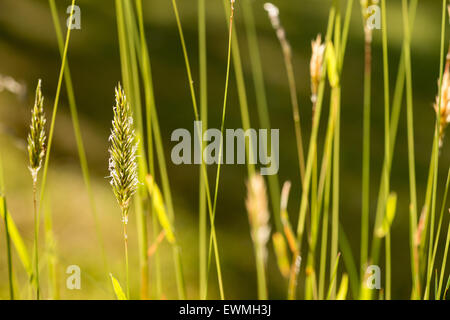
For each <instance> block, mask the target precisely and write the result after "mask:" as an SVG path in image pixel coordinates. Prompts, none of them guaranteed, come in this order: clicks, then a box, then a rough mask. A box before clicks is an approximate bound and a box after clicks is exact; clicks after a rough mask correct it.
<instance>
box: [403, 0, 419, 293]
mask: <svg viewBox="0 0 450 320" xmlns="http://www.w3.org/2000/svg"><path fill="white" fill-rule="evenodd" d="M402 10H403V29H404V52H405V73H406V107H407V109H406V111H407V127H408V164H409V186H410V201H411V204H410V210H409V212H410V245H411V255H412V259H413V266H412V268H413V276H414V278H413V288H414V289H413V297H415V298H418V297H419V296H420V280H419V266H418V257H417V251H416V250H415V245H414V235H415V234H416V230H417V191H416V165H415V156H414V115H413V96H412V74H411V52H410V24H409V13H408V6H407V1H406V0H402Z"/></svg>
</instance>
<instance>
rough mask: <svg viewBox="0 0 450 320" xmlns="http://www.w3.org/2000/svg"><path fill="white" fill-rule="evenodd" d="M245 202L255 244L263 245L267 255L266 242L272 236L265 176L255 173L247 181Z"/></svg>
mask: <svg viewBox="0 0 450 320" xmlns="http://www.w3.org/2000/svg"><path fill="white" fill-rule="evenodd" d="M245 204H246V207H247V212H248V218H249V221H250V227H251V229H252V233H251V234H252V240H253V242H254V243H255V245H257V246H261V247H263V248H264V252H265V255H267V252H266V250H267V249H266V244H267V242H268V241H269V237H270V227H269V219H270V214H269V209H268V200H267V192H266V185H265V183H264V178H263V177H262V176H261V175H260V174H255V175H253V176H252V177H251V178H250V180H249V181H248V182H247V200H246V203H245Z"/></svg>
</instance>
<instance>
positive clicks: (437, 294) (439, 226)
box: [428, 169, 450, 299]
mask: <svg viewBox="0 0 450 320" xmlns="http://www.w3.org/2000/svg"><path fill="white" fill-rule="evenodd" d="M449 185H450V169H449V170H448V173H447V181H446V183H445V191H444V196H443V198H442V205H441V213H440V217H439V223H438V229H437V232H436V238H435V241H434V248H433V254H432V258H431V262H430V264H429V270H433V267H434V262H435V260H436V253H437V249H438V243H439V239H440V236H441V229H442V223H443V218H444V212H445V208H446V205H447V195H448V188H449ZM444 259H447V257H444ZM444 270H445V266H444V269H442V270H441V271H443V272H444ZM428 272H429V271H428ZM428 277H429V278H431V276H430V275H428ZM436 277H437V275H436ZM428 281H430V280H428ZM439 283H440V281H439ZM440 285H441V283H440ZM435 290H436V296H435V299H440V288H439V287H438V288H435Z"/></svg>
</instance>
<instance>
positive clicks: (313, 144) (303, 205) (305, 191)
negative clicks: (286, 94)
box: [297, 6, 336, 251]
mask: <svg viewBox="0 0 450 320" xmlns="http://www.w3.org/2000/svg"><path fill="white" fill-rule="evenodd" d="M335 14H336V8H335V7H334V6H333V7H332V8H331V10H330V14H329V17H328V27H327V35H326V43H328V42H329V41H330V39H331V34H332V32H333V27H334V18H335ZM325 70H326V63H324V66H323V70H322V73H323V74H322V78H321V81H320V84H319V90H318V91H319V94H318V99H317V104H316V110H315V116H314V121H313V126H312V132H311V137H310V143H309V148H308V157H307V160H306V170H305V179H304V180H303V182H302V183H303V188H302V198H301V202H300V210H299V218H298V223H297V243H298V248H299V251H301V245H302V240H303V234H304V228H305V218H306V210H307V208H308V197H309V186H310V180H311V174H312V164H313V159H314V154H315V153H316V152H317V134H318V131H319V120H320V115H321V112H322V102H323V93H324V90H325V77H324V76H323V75H324V74H325Z"/></svg>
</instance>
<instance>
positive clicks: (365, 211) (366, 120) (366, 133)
mask: <svg viewBox="0 0 450 320" xmlns="http://www.w3.org/2000/svg"><path fill="white" fill-rule="evenodd" d="M363 23H364V104H363V105H364V114H363V145H362V147H363V156H362V159H363V164H362V168H363V169H362V188H361V193H362V201H361V203H362V205H361V208H362V211H361V255H360V256H361V260H360V266H361V269H360V270H361V271H360V272H361V279H362V278H363V276H364V272H365V271H364V269H365V268H364V266H365V265H366V264H367V259H368V250H369V206H370V197H369V195H370V109H371V88H372V84H371V83H372V31H371V30H370V29H368V27H367V26H366V23H367V22H366V21H365V19H364V18H363Z"/></svg>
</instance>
